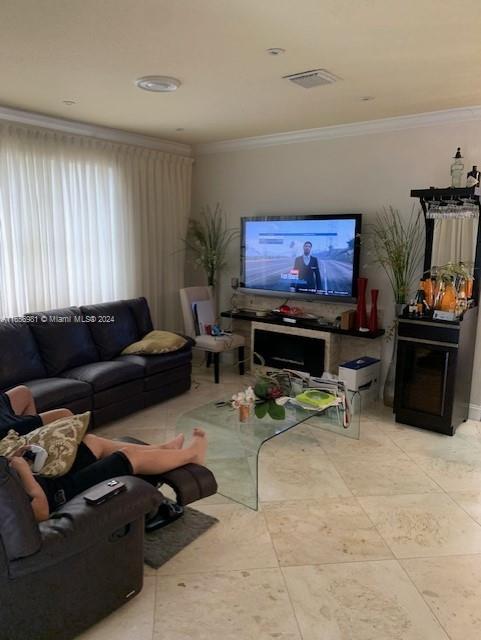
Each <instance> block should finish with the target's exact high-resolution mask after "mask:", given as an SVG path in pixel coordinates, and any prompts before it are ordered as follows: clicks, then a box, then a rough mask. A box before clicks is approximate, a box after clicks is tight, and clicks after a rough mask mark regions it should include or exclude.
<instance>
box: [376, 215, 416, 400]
mask: <svg viewBox="0 0 481 640" xmlns="http://www.w3.org/2000/svg"><path fill="white" fill-rule="evenodd" d="M422 222H423V217H422V214H421V212H420V211H417V212H415V211H414V210H413V211H412V212H411V215H410V216H409V218H407V219H403V217H402V216H401V214H400V212H399V210H398V209H395V208H394V207H389V208H387V209H386V208H384V209H383V210H382V211H381V212H379V213H378V214H377V215H376V219H375V221H374V223H373V224H372V226H371V234H370V240H371V249H372V253H373V254H374V260H373V262H374V264H377V265H378V266H379V267H381V269H382V270H383V271H384V273H385V274H386V276H387V278H388V281H389V284H390V287H391V290H392V292H393V296H394V302H395V305H396V308H395V315H394V322H393V324H392V326H391V329H390V330H389V331H388V339H390V338H391V337H394V340H393V353H392V357H391V362H390V364H389V368H388V372H387V375H386V380H385V383H384V393H383V398H384V404H385V405H387V406H389V407H392V406H393V404H394V381H395V374H396V346H397V345H396V337H397V317H398V315H399V314H400V313H401V311H402V306H403V305H405V304H407V302H408V298H409V294H410V293H411V292H412V291H413V289H414V287H415V283H416V277H417V275H418V274H419V268H420V263H421V259H422V256H423V255H424V224H422Z"/></svg>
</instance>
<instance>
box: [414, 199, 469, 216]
mask: <svg viewBox="0 0 481 640" xmlns="http://www.w3.org/2000/svg"><path fill="white" fill-rule="evenodd" d="M478 216H479V206H478V204H477V203H476V202H470V201H468V200H466V201H464V200H442V201H440V202H435V201H433V202H430V203H429V205H428V210H427V212H426V218H429V219H431V220H453V219H470V218H477V217H478Z"/></svg>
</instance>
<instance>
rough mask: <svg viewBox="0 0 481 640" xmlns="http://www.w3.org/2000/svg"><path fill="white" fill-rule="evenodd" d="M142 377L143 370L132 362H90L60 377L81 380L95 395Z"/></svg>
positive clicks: (65, 372)
mask: <svg viewBox="0 0 481 640" xmlns="http://www.w3.org/2000/svg"><path fill="white" fill-rule="evenodd" d="M143 375H144V370H143V368H142V367H141V366H140V365H139V364H137V363H134V362H119V361H118V360H114V361H110V362H92V363H91V364H86V365H83V366H82V367H75V368H74V369H69V370H68V371H64V372H63V374H62V376H65V377H66V378H74V379H75V380H82V382H88V383H89V384H90V385H92V387H93V390H94V391H95V393H97V392H98V391H103V390H104V389H110V388H111V387H116V386H117V385H119V384H122V383H124V382H130V381H131V380H137V379H139V378H142V377H143Z"/></svg>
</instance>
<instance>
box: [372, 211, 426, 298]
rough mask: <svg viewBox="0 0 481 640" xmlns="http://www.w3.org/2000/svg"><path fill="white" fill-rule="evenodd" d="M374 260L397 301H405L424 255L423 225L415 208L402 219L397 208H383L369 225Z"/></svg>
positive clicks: (420, 216) (419, 213) (412, 286)
mask: <svg viewBox="0 0 481 640" xmlns="http://www.w3.org/2000/svg"><path fill="white" fill-rule="evenodd" d="M371 243H372V251H373V253H374V263H375V264H378V265H379V266H380V267H381V268H382V269H383V271H384V273H385V274H386V275H387V278H388V280H389V283H390V285H391V288H392V292H393V294H394V300H395V302H396V304H406V302H407V301H408V297H409V294H410V292H412V290H413V288H414V285H415V278H416V275H417V274H418V270H419V265H420V262H421V259H422V256H423V254H424V224H423V218H422V215H421V212H420V211H418V212H417V213H415V212H414V210H413V211H412V212H411V215H410V217H409V218H408V219H407V220H404V219H403V218H402V217H401V214H400V212H399V211H398V209H394V208H393V207H389V208H387V209H386V208H384V209H383V210H382V211H381V212H380V213H378V214H377V215H376V220H375V222H374V223H373V225H372V228H371Z"/></svg>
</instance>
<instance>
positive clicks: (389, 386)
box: [382, 304, 404, 407]
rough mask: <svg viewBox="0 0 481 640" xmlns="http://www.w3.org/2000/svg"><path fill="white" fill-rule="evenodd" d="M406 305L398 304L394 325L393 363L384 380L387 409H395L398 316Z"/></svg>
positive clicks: (384, 397) (384, 399)
mask: <svg viewBox="0 0 481 640" xmlns="http://www.w3.org/2000/svg"><path fill="white" fill-rule="evenodd" d="M403 307H404V304H396V310H395V316H394V323H393V325H394V326H393V341H392V342H393V344H392V354H391V361H390V363H389V366H388V369H387V373H386V379H385V380H384V388H383V396H382V398H383V402H384V404H385V405H386V407H394V392H395V389H396V362H397V324H398V321H397V319H398V316H400V315H401V313H402V310H403Z"/></svg>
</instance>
